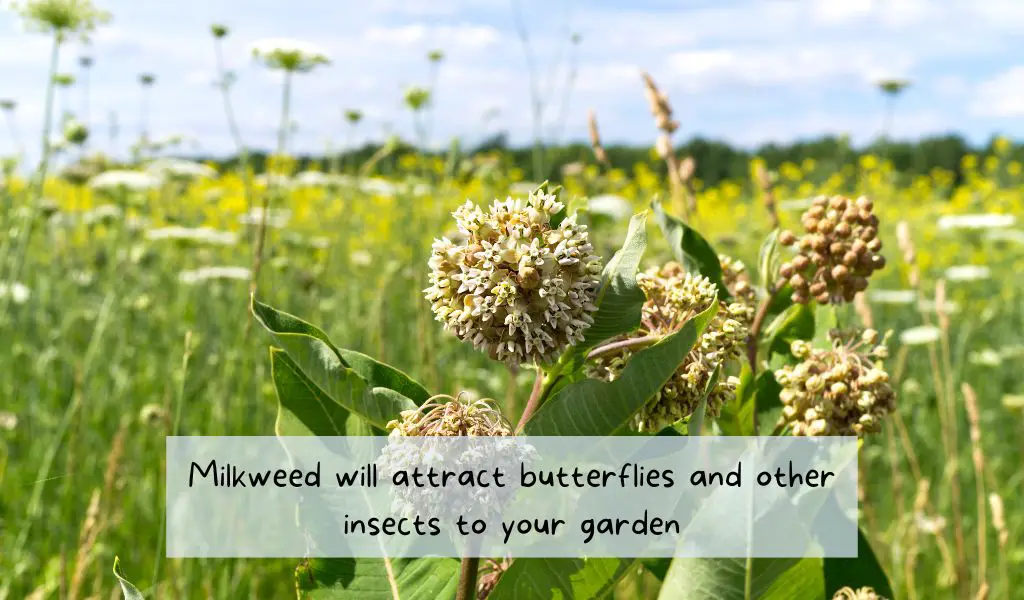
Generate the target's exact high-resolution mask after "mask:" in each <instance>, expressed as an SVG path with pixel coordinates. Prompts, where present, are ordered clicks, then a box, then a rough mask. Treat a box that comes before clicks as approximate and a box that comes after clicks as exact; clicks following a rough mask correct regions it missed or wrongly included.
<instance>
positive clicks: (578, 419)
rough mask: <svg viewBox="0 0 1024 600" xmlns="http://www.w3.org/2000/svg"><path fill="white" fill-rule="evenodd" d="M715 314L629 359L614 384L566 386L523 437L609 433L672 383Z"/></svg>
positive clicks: (592, 381) (594, 382) (713, 306)
mask: <svg viewBox="0 0 1024 600" xmlns="http://www.w3.org/2000/svg"><path fill="white" fill-rule="evenodd" d="M717 310H718V303H717V302H713V303H711V306H709V307H708V309H707V310H705V311H704V312H702V313H700V314H699V315H697V316H696V317H694V318H693V319H691V320H690V321H688V322H687V323H686V324H685V325H683V326H682V327H681V328H679V330H678V331H676V332H674V333H672V334H671V335H668V336H666V337H665V338H664V339H662V340H661V341H660V342H658V343H657V344H655V345H653V346H649V347H647V348H644V349H643V350H640V351H639V352H637V353H636V354H634V355H633V357H632V358H631V359H630V360H629V363H628V364H627V365H626V368H625V369H624V370H623V371H622V374H621V375H620V376H619V377H618V378H617V379H616V380H615V381H611V382H608V381H600V380H597V379H584V380H582V381H578V382H576V383H573V384H571V385H568V386H566V387H565V388H563V389H562V390H561V391H560V392H559V393H558V394H557V395H556V396H555V397H554V398H552V399H551V400H549V401H548V402H547V403H545V404H544V405H543V406H541V407H540V409H538V411H537V412H536V413H535V414H534V416H533V418H531V419H530V420H529V421H528V422H527V423H526V427H525V432H526V434H527V435H574V436H604V435H610V434H612V433H614V432H615V431H616V430H618V429H619V428H620V427H622V426H624V425H626V424H627V423H628V422H629V419H630V418H631V417H632V416H633V414H634V413H636V412H637V411H638V410H640V409H641V408H643V406H644V405H645V404H647V402H648V401H649V400H650V399H651V398H652V397H654V395H655V394H656V393H657V392H658V390H660V389H661V387H662V386H663V385H665V383H666V382H667V381H668V380H669V379H670V378H671V377H672V374H673V373H675V372H676V369H677V368H678V367H679V365H680V364H682V362H683V361H684V360H685V359H686V355H687V354H688V353H689V352H690V349H691V348H693V344H694V343H695V342H696V341H697V338H698V337H699V336H700V335H701V333H703V332H704V329H705V328H706V327H707V325H708V323H709V322H710V321H711V318H712V317H713V316H714V315H715V312H716V311H717Z"/></svg>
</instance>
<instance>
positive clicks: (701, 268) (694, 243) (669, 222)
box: [651, 198, 730, 300]
mask: <svg viewBox="0 0 1024 600" xmlns="http://www.w3.org/2000/svg"><path fill="white" fill-rule="evenodd" d="M651 209H652V210H654V218H655V219H656V220H657V221H658V226H659V227H661V232H662V233H663V234H664V235H665V239H667V240H668V245H669V248H670V249H671V250H672V253H673V254H674V255H675V257H676V260H678V261H679V262H681V263H682V264H683V266H685V267H686V268H687V269H688V270H691V271H693V270H696V271H697V272H698V273H700V274H701V275H703V276H705V277H707V278H708V279H709V280H711V283H713V284H715V285H716V286H718V297H719V298H720V299H722V300H728V299H729V298H730V294H729V290H728V289H726V287H725V284H723V283H722V263H721V261H720V260H719V259H718V253H717V252H715V249H714V248H712V247H711V244H709V243H708V241H707V240H706V239H704V236H702V235H701V234H699V233H697V230H695V229H693V228H692V227H690V226H689V225H687V224H686V223H683V222H682V221H680V220H679V219H677V218H675V217H673V216H672V215H670V214H668V213H666V212H665V210H664V209H663V208H662V207H661V202H660V201H659V200H658V199H657V198H655V199H654V200H652V201H651Z"/></svg>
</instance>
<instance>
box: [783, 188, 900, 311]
mask: <svg viewBox="0 0 1024 600" xmlns="http://www.w3.org/2000/svg"><path fill="white" fill-rule="evenodd" d="M873 209H874V204H873V203H872V202H871V200H869V199H868V198H866V197H864V196H861V197H860V198H857V200H856V201H854V200H851V199H849V198H846V197H844V196H832V197H831V198H830V197H826V196H818V197H817V198H815V199H814V200H813V201H812V204H811V207H810V208H808V209H807V212H805V213H804V214H803V217H802V221H803V225H804V230H805V232H806V233H805V235H803V236H801V237H800V238H797V236H796V235H794V234H793V232H791V231H783V232H782V233H781V234H779V242H780V243H782V244H783V245H785V246H792V245H794V244H795V245H796V246H797V255H796V256H795V257H793V259H792V260H790V261H789V262H787V263H784V264H783V265H782V266H781V267H780V268H779V275H780V277H781V278H782V281H780V285H781V284H784V283H786V282H788V283H789V284H790V286H792V288H793V302H798V303H801V304H807V303H808V302H809V301H810V300H811V299H812V298H813V299H814V300H816V301H817V302H818V303H819V304H839V303H842V302H852V301H853V298H854V296H855V295H856V294H857V292H862V291H864V290H865V289H867V287H868V278H869V277H871V274H872V273H874V272H875V271H877V270H879V269H881V268H883V267H884V266H885V257H884V256H882V255H881V254H880V251H881V250H882V240H881V239H879V237H878V217H877V216H875V214H874V213H873V212H872V211H873Z"/></svg>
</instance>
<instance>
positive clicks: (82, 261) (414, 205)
mask: <svg viewBox="0 0 1024 600" xmlns="http://www.w3.org/2000/svg"><path fill="white" fill-rule="evenodd" d="M293 66H294V65H293ZM283 68H284V69H285V70H288V69H289V67H288V66H287V65H285V66H284V67H283ZM641 89H642V88H641V85H640V82H639V79H638V93H640V92H641ZM285 129H286V128H284V127H282V131H284V130H285ZM282 135H284V134H282ZM652 137H653V136H652ZM44 146H45V147H46V149H47V152H49V150H51V149H50V148H49V146H47V145H46V144H44ZM282 146H283V143H282ZM1010 146H1011V145H1010V142H1009V141H1007V140H1000V141H998V142H997V143H996V144H995V147H996V151H995V153H994V154H993V155H991V156H988V157H979V156H975V155H969V156H967V157H965V159H964V163H963V165H962V168H963V172H964V176H963V177H962V178H961V179H960V180H959V181H957V179H956V178H955V177H954V174H953V173H951V172H949V171H945V170H942V169H935V170H933V171H932V172H931V173H929V174H926V175H919V176H914V177H911V176H907V175H906V174H903V173H899V172H897V171H896V170H895V169H894V167H893V165H892V163H891V162H890V161H888V160H887V159H886V157H884V156H875V155H867V156H864V157H862V158H861V159H860V161H859V163H858V164H857V165H855V166H848V167H844V168H842V169H840V170H838V171H835V172H829V171H828V167H827V166H822V165H820V164H818V163H817V162H815V161H813V160H807V161H803V162H802V163H794V162H787V163H784V164H782V165H779V166H778V168H776V169H772V171H771V172H772V174H773V176H774V179H773V182H772V184H771V186H765V185H764V181H762V178H761V177H759V174H760V173H761V172H762V171H763V170H764V169H765V166H764V163H763V161H760V160H759V159H755V160H754V161H752V162H751V165H750V173H751V175H750V177H749V178H746V179H740V180H730V181H726V182H723V183H719V184H716V185H713V186H711V185H704V183H703V182H701V181H700V180H699V179H698V178H690V179H688V180H687V181H686V182H685V183H686V184H688V188H687V189H689V190H690V193H691V194H692V197H690V198H688V199H686V200H684V202H686V201H687V200H688V201H689V202H690V203H691V207H690V208H689V209H688V210H687V212H688V222H689V223H690V224H692V225H693V227H695V228H696V229H698V230H700V231H701V232H702V233H703V234H704V236H705V237H706V238H707V239H708V241H709V242H711V244H712V245H713V246H714V247H715V249H716V250H717V251H718V252H719V253H721V254H725V255H728V256H730V257H732V258H734V259H738V260H740V261H743V262H744V263H745V264H746V265H748V270H756V264H757V262H758V251H759V245H760V240H761V239H763V238H764V237H765V236H766V235H767V234H769V233H770V232H771V231H772V230H773V229H774V227H775V224H774V223H773V218H774V217H773V212H772V210H770V209H769V207H770V206H774V207H775V208H774V211H775V214H777V218H778V220H779V225H780V226H781V227H782V228H790V229H795V228H797V227H798V226H799V223H800V214H801V213H802V212H803V211H804V210H805V209H806V208H807V207H808V206H809V202H810V198H812V197H814V196H817V195H835V194H844V195H847V196H851V197H856V196H860V195H865V196H868V197H870V198H871V199H872V200H873V201H874V204H875V207H876V208H875V211H876V214H877V215H878V217H879V220H880V223H881V225H880V227H879V229H880V235H881V238H882V240H883V242H884V247H885V248H886V255H887V258H888V265H887V268H886V269H885V270H883V271H881V272H880V273H879V274H878V275H876V276H875V277H874V278H873V280H872V287H871V289H870V290H868V292H866V293H865V294H864V296H863V297H862V300H863V302H861V303H859V304H858V307H857V308H856V309H855V308H853V307H846V308H845V309H844V312H842V313H841V317H842V319H844V320H848V322H854V321H859V322H865V324H873V325H874V326H875V327H876V328H879V329H882V330H886V329H892V330H894V332H895V334H894V338H893V343H892V357H893V358H892V361H891V364H892V367H891V377H892V380H893V386H894V388H895V389H896V390H897V392H898V398H897V410H896V412H895V413H894V414H893V415H892V417H891V418H889V419H888V420H886V422H885V423H884V429H883V431H882V433H880V434H878V435H875V436H870V437H868V438H866V439H865V444H864V447H863V448H862V451H861V477H862V479H861V483H862V494H863V497H862V504H861V506H862V525H863V527H864V529H865V531H866V532H867V534H868V537H869V539H870V542H871V544H872V546H873V547H874V549H875V552H876V553H877V555H878V557H879V559H880V561H881V562H882V564H883V565H884V566H885V568H886V570H887V571H888V573H889V577H890V580H891V582H892V586H893V590H894V593H895V596H896V597H898V598H909V599H916V598H920V599H922V600H923V599H931V598H954V597H957V598H974V597H979V598H980V597H988V598H1013V597H1017V595H1018V594H1019V592H1013V590H1015V589H1020V588H1021V587H1022V586H1024V575H1022V573H1024V569H1022V568H1021V567H1022V563H1024V545H1022V543H1021V534H1022V532H1024V503H1022V501H1021V498H1022V497H1024V481H1022V479H1024V478H1022V474H1024V472H1022V471H1021V469H1020V467H1019V465H1020V464H1021V460H1022V458H1024V454H1022V446H1021V442H1020V439H1021V435H1022V433H1024V387H1022V383H1021V377H1020V372H1019V368H1020V365H1021V364H1022V362H1021V361H1022V359H1024V288H1022V286H1021V285H1020V281H1021V279H1020V273H1021V271H1022V269H1024V229H1022V228H1021V223H1020V222H1019V216H1020V215H1024V174H1022V166H1021V164H1020V162H1017V161H1015V160H1014V159H1013V158H1012V157H1011V156H1010V154H1009V152H1010ZM81 148H82V147H81V146H75V145H74V144H72V145H71V146H70V147H69V149H68V150H65V152H66V154H64V155H63V156H64V158H63V159H62V160H63V163H64V165H65V167H64V168H57V167H54V168H52V169H50V170H49V172H48V173H47V172H46V170H45V169H42V170H36V171H34V173H33V172H30V173H28V174H24V173H22V172H19V171H17V170H9V171H8V172H7V173H6V174H5V175H4V176H3V178H2V179H0V232H3V233H2V234H0V268H2V270H0V308H2V310H0V340H2V343H0V598H73V599H77V598H117V597H120V596H119V595H120V593H121V591H120V589H119V588H118V584H117V580H116V578H114V577H113V575H112V574H111V572H110V566H111V564H112V563H113V557H114V556H115V555H117V556H119V557H120V563H121V566H122V568H123V569H124V570H125V571H126V572H127V573H128V575H129V578H130V579H131V580H132V581H133V582H134V583H135V584H136V585H138V586H139V588H141V589H142V590H143V591H144V592H145V593H146V594H147V595H152V596H153V597H168V598H196V597H209V598H227V597H261V598H264V597H266V598H278V597H290V596H292V595H294V593H295V581H294V572H295V568H296V561H295V560H240V559H230V560H229V559H224V560H168V559H165V558H163V555H164V551H163V550H164V547H163V543H164V537H163V536H164V533H163V523H164V514H163V476H164V473H163V460H164V449H165V446H164V436H165V435H174V434H178V435H189V434H196V435H199V434H201V435H270V434H272V433H273V431H274V421H275V418H276V413H277V406H276V403H277V400H276V394H275V390H274V387H273V382H272V380H271V378H270V374H269V367H270V363H269V359H268V352H267V348H268V345H269V344H270V340H269V338H268V337H267V336H266V334H265V333H264V332H263V331H262V329H261V328H260V327H259V326H258V325H254V323H253V320H252V317H251V315H250V313H249V302H250V292H251V287H252V286H255V289H256V291H257V295H258V297H259V298H260V300H261V301H264V302H267V303H269V304H272V305H274V306H276V307H281V308H282V309H284V310H287V311H288V312H290V313H293V314H297V315H303V318H306V319H308V320H309V321H310V322H313V323H318V324H321V326H322V327H323V328H324V329H325V330H326V332H327V333H328V334H329V335H330V337H331V339H332V340H335V341H339V342H340V343H343V344H344V346H345V347H346V348H350V349H354V350H358V351H361V352H365V353H367V354H370V355H372V356H375V357H377V358H378V359H379V360H381V361H383V362H386V363H388V364H392V365H401V367H402V368H403V369H404V370H405V371H406V372H407V373H409V375H411V376H412V377H413V378H415V379H416V380H417V381H419V382H422V383H423V384H424V386H425V387H427V388H428V389H430V390H443V391H445V392H446V393H453V394H454V393H456V391H460V390H464V391H467V392H469V393H470V394H471V395H475V396H478V397H486V398H494V399H495V400H497V401H498V402H499V403H500V404H501V406H502V409H503V411H504V412H505V413H506V414H508V415H511V416H516V415H519V414H520V413H521V412H522V411H523V408H524V405H525V402H526V398H527V397H529V396H530V391H531V386H532V384H533V375H532V373H531V372H529V371H528V370H519V369H512V368H508V369H505V368H495V366H494V364H493V363H492V362H491V361H489V360H488V359H487V358H486V357H485V356H483V355H482V354H480V353H478V352H475V351H473V350H472V349H471V348H469V347H468V346H467V345H465V344H463V343H461V342H459V341H458V340H456V339H455V338H454V337H453V336H451V335H448V334H446V333H444V332H443V331H442V329H441V328H440V327H438V326H437V325H436V324H435V323H434V320H433V315H432V314H431V310H430V304H429V303H428V302H427V301H425V300H424V299H423V290H424V289H425V288H426V287H428V285H429V282H428V280H427V277H428V274H429V271H428V269H427V267H426V265H427V261H428V258H429V257H430V252H431V243H432V241H433V239H434V238H435V237H438V236H440V235H444V234H446V233H447V232H449V231H450V230H451V228H452V221H451V218H450V213H451V211H453V210H454V209H455V208H457V207H458V206H459V205H461V204H463V203H464V202H465V200H466V199H467V198H469V199H473V200H474V201H476V202H479V203H481V204H486V203H489V202H490V200H491V199H494V198H504V197H506V196H508V195H512V196H525V195H526V194H528V193H529V191H530V190H532V189H533V188H534V187H536V185H538V184H539V183H540V182H537V181H533V182H531V181H528V174H527V173H524V172H522V171H521V170H520V169H518V168H515V167H513V166H510V164H509V162H508V161H507V160H505V159H504V157H503V156H502V155H501V154H500V153H490V154H486V153H485V154H478V155H473V156H467V155H456V154H452V155H444V154H442V155H427V154H417V153H409V154H402V155H397V154H390V153H388V152H387V151H386V148H385V151H383V152H381V153H379V154H378V155H377V156H374V157H373V159H372V160H370V161H367V162H364V163H361V164H345V163H341V162H340V161H330V160H327V161H322V162H319V163H317V162H314V163H313V164H311V165H307V166H306V167H304V168H303V170H301V171H299V167H298V163H297V162H296V161H295V160H294V159H292V158H289V157H288V156H286V155H284V154H278V155H275V156H274V157H273V158H272V160H271V161H270V162H269V163H268V165H267V169H266V172H253V171H251V170H250V171H247V170H245V169H244V168H243V169H235V168H222V167H217V166H216V165H212V164H201V163H196V162H190V161H186V160H182V159H177V158H171V157H169V156H161V155H160V153H158V152H153V151H151V152H149V153H147V152H145V151H144V152H143V153H142V154H141V155H140V156H139V160H138V161H135V162H132V163H125V164H119V165H105V166H96V165H95V164H93V163H91V162H88V161H78V162H77V163H75V161H74V160H72V159H73V158H75V157H77V156H86V153H85V150H84V149H81ZM69 156H70V157H71V159H69V158H67V157H69ZM73 163H74V164H79V165H86V166H88V168H89V169H95V170H94V171H91V172H90V171H88V170H86V173H85V175H82V173H81V170H79V171H76V170H75V169H72V168H68V167H67V166H66V165H68V164H73ZM40 171H41V172H40ZM560 179H561V185H562V189H561V192H560V193H561V196H562V198H563V199H564V200H565V201H566V202H567V203H568V204H569V205H570V207H571V208H574V209H578V210H579V211H580V212H581V215H582V219H583V220H585V221H586V222H587V223H588V224H589V225H590V227H591V235H592V238H593V240H594V245H595V248H596V250H595V252H596V253H597V254H601V255H604V256H609V255H611V254H612V253H613V252H614V250H615V249H616V248H617V247H618V243H619V240H621V238H622V236H623V234H624V232H625V231H626V227H627V224H628V221H629V217H630V215H632V214H633V213H636V212H640V211H643V210H645V209H647V208H648V206H649V204H650V201H651V200H652V199H653V198H656V197H661V198H668V197H671V196H672V191H671V190H672V189H674V185H675V184H674V183H673V181H670V178H668V177H667V176H666V175H665V171H664V170H659V169H652V168H651V167H649V166H648V165H646V164H637V165H636V166H635V167H633V168H629V169H620V168H608V167H606V166H602V165H601V164H600V162H599V161H597V160H595V159H593V157H589V156H588V157H587V160H585V161H583V162H580V163H578V164H574V165H572V168H566V169H563V172H562V174H561V175H560ZM768 198H770V200H771V201H770V202H768V201H766V200H767V199H768ZM681 206H682V205H681V204H679V203H675V204H673V205H672V207H673V210H675V211H676V212H677V213H681V212H682V210H681ZM1015 216H1016V217H1015ZM739 224H742V226H739ZM264 236H265V241H263V237H264ZM652 239H653V236H652ZM261 245H262V246H263V248H262V250H260V249H259V246H261ZM254 254H255V255H259V254H262V258H260V259H258V260H256V261H254V260H253V257H254ZM669 255H670V253H669V249H668V248H667V247H666V244H665V243H664V242H663V241H660V242H652V247H651V248H650V249H649V253H648V255H647V257H646V259H645V263H644V265H643V266H642V267H641V268H646V266H648V264H650V265H654V264H659V263H661V262H663V261H665V260H667V259H668V258H669ZM656 579H657V578H656V577H655V576H654V575H653V574H652V573H651V572H649V571H648V570H647V569H644V568H639V567H638V568H637V569H635V571H633V572H630V573H629V574H628V575H627V576H626V577H625V578H623V579H622V580H621V581H620V582H619V584H618V585H617V587H616V588H615V590H614V596H615V597H617V598H624V599H625V598H646V597H654V594H656V593H657V592H656V590H657V581H656Z"/></svg>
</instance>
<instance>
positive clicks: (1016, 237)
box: [985, 229, 1024, 246]
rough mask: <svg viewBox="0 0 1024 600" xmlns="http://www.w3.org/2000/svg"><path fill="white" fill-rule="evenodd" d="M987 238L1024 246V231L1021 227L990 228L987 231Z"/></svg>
mask: <svg viewBox="0 0 1024 600" xmlns="http://www.w3.org/2000/svg"><path fill="white" fill-rule="evenodd" d="M985 239H987V240H989V241H993V242H1007V243H1010V244H1018V245H1021V246H1024V231H1022V230H1020V229H990V230H989V231H986V232H985Z"/></svg>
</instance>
